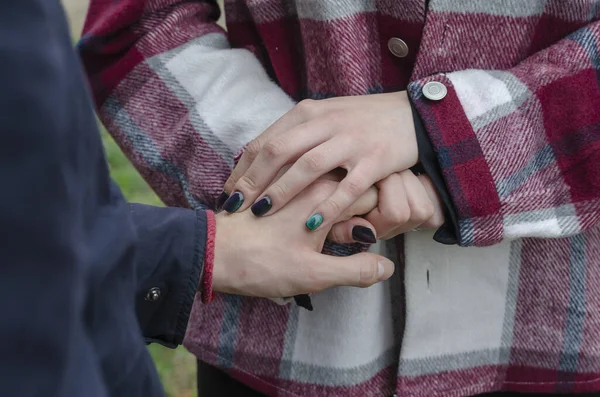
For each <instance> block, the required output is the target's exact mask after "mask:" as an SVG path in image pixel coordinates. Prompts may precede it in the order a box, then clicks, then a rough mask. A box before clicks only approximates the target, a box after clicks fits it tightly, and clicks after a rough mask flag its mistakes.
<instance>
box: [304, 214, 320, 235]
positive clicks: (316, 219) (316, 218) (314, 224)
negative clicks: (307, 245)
mask: <svg viewBox="0 0 600 397" xmlns="http://www.w3.org/2000/svg"><path fill="white" fill-rule="evenodd" d="M321 223H323V215H321V214H314V215H313V216H311V217H310V218H308V220H307V221H306V227H307V228H308V230H311V231H312V230H317V228H318V227H319V226H321Z"/></svg>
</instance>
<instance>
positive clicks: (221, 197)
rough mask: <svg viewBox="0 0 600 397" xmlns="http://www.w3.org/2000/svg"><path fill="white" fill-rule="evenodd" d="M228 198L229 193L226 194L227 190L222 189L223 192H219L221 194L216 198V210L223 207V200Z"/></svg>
mask: <svg viewBox="0 0 600 397" xmlns="http://www.w3.org/2000/svg"><path fill="white" fill-rule="evenodd" d="M228 198H229V195H228V194H227V192H225V191H224V192H223V193H221V195H220V196H219V198H218V199H217V209H218V210H220V209H221V208H223V204H225V201H227V199H228Z"/></svg>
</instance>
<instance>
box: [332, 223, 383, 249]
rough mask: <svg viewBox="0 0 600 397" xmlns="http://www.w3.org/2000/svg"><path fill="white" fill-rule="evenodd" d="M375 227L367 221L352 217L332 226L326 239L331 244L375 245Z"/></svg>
mask: <svg viewBox="0 0 600 397" xmlns="http://www.w3.org/2000/svg"><path fill="white" fill-rule="evenodd" d="M376 235H377V233H375V227H374V226H373V225H372V224H371V222H369V221H368V220H366V219H364V218H360V217H356V216H355V217H353V218H350V219H349V220H347V221H343V222H339V223H336V224H335V225H333V227H332V228H331V230H330V231H329V235H328V236H327V238H328V239H329V240H331V241H333V242H336V243H340V244H346V243H363V244H375V243H376V242H377V239H376V237H375V236H376Z"/></svg>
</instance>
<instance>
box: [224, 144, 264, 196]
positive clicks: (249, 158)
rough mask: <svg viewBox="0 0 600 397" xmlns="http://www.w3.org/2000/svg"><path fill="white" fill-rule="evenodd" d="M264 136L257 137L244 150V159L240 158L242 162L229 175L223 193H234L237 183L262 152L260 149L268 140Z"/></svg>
mask: <svg viewBox="0 0 600 397" xmlns="http://www.w3.org/2000/svg"><path fill="white" fill-rule="evenodd" d="M263 135H264V133H263ZM263 135H260V136H258V137H256V138H255V139H253V140H252V141H251V142H250V143H248V145H247V146H246V149H245V150H244V153H242V157H240V160H239V161H238V163H237V165H236V166H235V168H234V169H233V171H232V172H231V175H229V178H227V181H226V182H225V186H224V187H223V191H224V192H225V193H227V195H228V196H229V195H230V194H231V193H233V191H234V187H235V184H236V183H237V181H238V179H240V177H241V176H242V175H244V173H245V172H246V170H247V169H248V167H250V164H252V162H253V161H254V158H255V157H256V156H257V155H258V153H259V152H260V149H261V148H262V145H263V144H262V142H263V140H265V139H266V135H264V136H263Z"/></svg>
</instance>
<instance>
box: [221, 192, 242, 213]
mask: <svg viewBox="0 0 600 397" xmlns="http://www.w3.org/2000/svg"><path fill="white" fill-rule="evenodd" d="M243 203H244V195H243V194H242V192H235V193H233V194H232V195H231V196H229V198H228V199H227V200H226V201H225V202H224V203H223V209H224V210H225V211H227V212H229V213H230V214H231V213H232V212H235V211H237V210H239V209H240V207H241V206H242V204H243Z"/></svg>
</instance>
